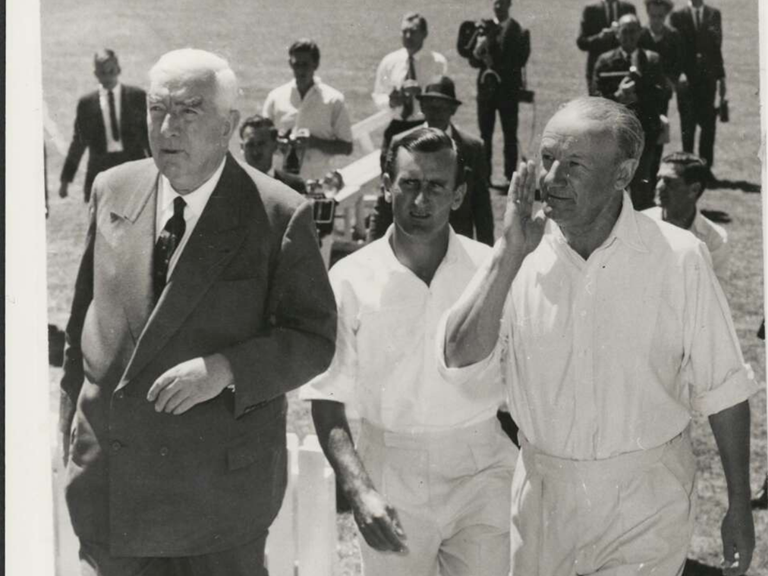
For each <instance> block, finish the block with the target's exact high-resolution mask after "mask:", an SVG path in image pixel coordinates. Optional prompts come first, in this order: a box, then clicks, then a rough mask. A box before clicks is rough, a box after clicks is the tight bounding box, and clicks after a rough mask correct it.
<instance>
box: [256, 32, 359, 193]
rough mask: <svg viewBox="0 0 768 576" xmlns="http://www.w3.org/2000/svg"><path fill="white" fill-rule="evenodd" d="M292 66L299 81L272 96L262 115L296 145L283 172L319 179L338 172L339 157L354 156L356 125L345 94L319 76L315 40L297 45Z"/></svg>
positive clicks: (290, 58) (290, 57)
mask: <svg viewBox="0 0 768 576" xmlns="http://www.w3.org/2000/svg"><path fill="white" fill-rule="evenodd" d="M288 63H289V64H290V66H291V70H293V76H294V79H293V80H291V81H290V82H288V83H287V84H283V85H282V86H280V87H278V88H275V89H274V90H272V91H271V92H270V93H269V95H267V99H266V100H265V101H264V107H263V111H262V115H263V116H266V117H267V118H269V119H271V120H272V121H273V122H274V123H275V126H277V129H278V131H279V132H280V134H281V135H282V136H284V137H289V138H290V139H291V140H292V141H293V145H292V146H291V148H290V150H289V151H288V152H287V153H286V163H285V164H284V165H283V169H285V170H287V171H288V172H293V173H296V174H299V175H300V176H301V177H302V178H303V179H304V180H309V179H313V180H316V179H319V178H322V177H323V176H325V174H326V173H327V172H329V171H330V170H332V169H333V165H332V163H331V160H332V158H333V157H334V156H338V155H342V156H348V155H349V154H351V153H352V125H351V123H350V120H349V113H348V112H347V105H346V103H345V101H344V95H343V94H342V93H341V92H339V91H338V90H336V89H335V88H332V87H330V86H328V84H325V83H323V82H322V81H321V80H320V78H319V77H317V76H315V72H316V71H317V69H318V67H319V66H320V49H319V48H318V46H317V44H316V43H315V42H314V41H312V40H308V39H301V40H297V41H296V42H294V43H293V44H291V47H290V48H289V49H288ZM305 132H308V133H309V134H308V135H306V134H305Z"/></svg>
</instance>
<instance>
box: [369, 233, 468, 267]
mask: <svg viewBox="0 0 768 576" xmlns="http://www.w3.org/2000/svg"><path fill="white" fill-rule="evenodd" d="M394 230H395V224H394V223H392V224H390V225H389V228H387V231H386V232H385V233H384V237H383V238H382V239H381V240H382V243H381V246H380V247H381V250H383V251H384V253H385V256H386V259H385V260H386V262H387V264H388V265H389V266H390V268H393V269H397V270H405V269H407V268H406V267H405V266H404V265H403V264H402V263H401V262H400V260H398V259H397V256H396V255H395V251H394V250H393V249H392V244H391V243H390V239H391V238H392V233H393V232H394ZM460 252H461V242H460V241H459V238H458V236H457V235H456V232H454V231H453V227H452V226H450V225H449V226H448V249H447V250H446V251H445V256H443V260H442V262H440V266H438V270H439V269H440V268H442V267H443V266H447V265H451V264H454V263H455V262H457V261H458V258H459V254H460ZM409 272H410V270H409Z"/></svg>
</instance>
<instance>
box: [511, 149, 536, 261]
mask: <svg viewBox="0 0 768 576" xmlns="http://www.w3.org/2000/svg"><path fill="white" fill-rule="evenodd" d="M535 188H536V165H535V164H534V162H533V161H532V160H529V161H528V162H527V163H525V162H520V166H519V167H518V169H517V171H516V172H515V173H514V174H513V175H512V181H511V182H510V184H509V192H508V193H507V209H506V211H505V212H504V228H503V234H504V240H505V241H506V242H507V245H508V246H509V247H511V248H512V249H513V250H522V252H521V253H520V255H521V256H526V255H528V254H530V253H531V252H533V250H534V249H535V248H536V247H537V246H538V245H539V242H541V237H542V236H543V234H544V219H542V218H534V217H533V202H534V199H535V197H536V190H535Z"/></svg>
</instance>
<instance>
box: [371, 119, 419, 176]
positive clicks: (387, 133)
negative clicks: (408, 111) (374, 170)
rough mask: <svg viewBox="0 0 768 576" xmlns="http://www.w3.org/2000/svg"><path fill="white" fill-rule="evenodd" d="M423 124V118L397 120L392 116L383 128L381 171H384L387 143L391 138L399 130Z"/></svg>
mask: <svg viewBox="0 0 768 576" xmlns="http://www.w3.org/2000/svg"><path fill="white" fill-rule="evenodd" d="M422 124H424V119H423V118H422V119H421V120H399V119H397V118H393V119H392V121H391V122H390V123H389V126H387V128H386V129H385V130H384V138H382V141H381V159H380V162H381V171H382V172H384V168H385V166H386V163H387V151H388V150H389V143H390V142H392V138H394V137H395V136H397V135H398V134H400V133H401V132H405V131H406V130H410V129H411V128H416V126H421V125H422Z"/></svg>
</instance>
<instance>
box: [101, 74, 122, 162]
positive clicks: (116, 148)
mask: <svg viewBox="0 0 768 576" xmlns="http://www.w3.org/2000/svg"><path fill="white" fill-rule="evenodd" d="M112 94H113V95H114V97H115V115H116V117H117V127H118V129H120V128H121V127H122V126H121V123H120V99H121V96H122V94H123V89H122V86H121V85H120V83H119V82H118V84H117V85H116V86H115V87H114V88H112ZM99 108H101V118H102V120H103V121H104V136H105V137H106V139H107V152H122V151H123V140H122V134H121V135H120V140H115V135H114V134H112V120H111V119H110V117H109V90H107V89H106V88H104V86H102V85H101V84H99Z"/></svg>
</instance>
